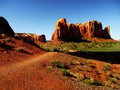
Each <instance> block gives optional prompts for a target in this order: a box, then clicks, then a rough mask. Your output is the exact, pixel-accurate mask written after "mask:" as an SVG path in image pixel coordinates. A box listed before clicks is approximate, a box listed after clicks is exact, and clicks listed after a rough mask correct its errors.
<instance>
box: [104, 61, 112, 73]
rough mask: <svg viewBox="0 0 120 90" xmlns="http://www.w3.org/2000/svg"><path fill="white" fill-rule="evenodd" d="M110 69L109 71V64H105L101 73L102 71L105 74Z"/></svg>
mask: <svg viewBox="0 0 120 90" xmlns="http://www.w3.org/2000/svg"><path fill="white" fill-rule="evenodd" d="M110 69H111V67H110V64H109V63H107V64H105V65H104V67H103V71H104V72H106V71H108V70H110Z"/></svg>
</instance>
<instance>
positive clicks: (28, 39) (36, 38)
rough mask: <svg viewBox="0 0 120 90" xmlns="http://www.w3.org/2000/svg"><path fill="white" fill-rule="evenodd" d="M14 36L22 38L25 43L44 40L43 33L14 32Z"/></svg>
mask: <svg viewBox="0 0 120 90" xmlns="http://www.w3.org/2000/svg"><path fill="white" fill-rule="evenodd" d="M15 38H16V39H19V40H23V41H24V42H27V43H30V44H32V43H39V42H46V38H45V35H37V34H31V33H15Z"/></svg>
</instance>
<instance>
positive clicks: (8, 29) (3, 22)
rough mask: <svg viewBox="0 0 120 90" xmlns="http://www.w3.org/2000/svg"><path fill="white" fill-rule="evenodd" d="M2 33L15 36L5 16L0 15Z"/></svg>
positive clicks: (0, 30)
mask: <svg viewBox="0 0 120 90" xmlns="http://www.w3.org/2000/svg"><path fill="white" fill-rule="evenodd" d="M0 34H5V35H6V36H10V37H14V34H15V33H14V31H13V29H12V28H11V27H10V25H9V23H8V22H7V20H6V19H5V18H4V17H0Z"/></svg>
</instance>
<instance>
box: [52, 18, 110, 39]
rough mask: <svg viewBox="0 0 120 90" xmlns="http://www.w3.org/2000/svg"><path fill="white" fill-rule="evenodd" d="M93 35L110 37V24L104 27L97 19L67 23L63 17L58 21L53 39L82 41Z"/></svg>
mask: <svg viewBox="0 0 120 90" xmlns="http://www.w3.org/2000/svg"><path fill="white" fill-rule="evenodd" d="M93 37H98V38H104V39H110V38H111V37H110V26H107V27H105V29H103V28H102V24H101V23H100V22H98V21H95V20H92V21H89V22H86V23H84V24H81V23H77V24H72V23H67V22H66V19H65V18H61V19H59V20H58V21H57V22H56V27H55V32H54V33H53V35H52V40H63V41H80V40H81V39H90V38H93Z"/></svg>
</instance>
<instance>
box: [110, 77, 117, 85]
mask: <svg viewBox="0 0 120 90" xmlns="http://www.w3.org/2000/svg"><path fill="white" fill-rule="evenodd" d="M109 81H110V82H111V84H112V83H114V84H115V83H117V79H116V78H115V77H110V78H109Z"/></svg>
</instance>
